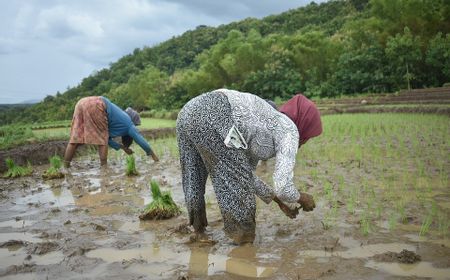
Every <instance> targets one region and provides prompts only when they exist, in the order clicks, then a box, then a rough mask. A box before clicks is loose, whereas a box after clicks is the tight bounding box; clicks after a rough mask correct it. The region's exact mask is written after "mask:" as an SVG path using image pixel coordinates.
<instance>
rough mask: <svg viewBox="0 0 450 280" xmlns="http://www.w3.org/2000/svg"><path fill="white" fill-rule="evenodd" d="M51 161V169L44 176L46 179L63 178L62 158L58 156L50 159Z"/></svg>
mask: <svg viewBox="0 0 450 280" xmlns="http://www.w3.org/2000/svg"><path fill="white" fill-rule="evenodd" d="M48 160H49V161H50V167H49V168H48V169H47V170H46V171H45V172H44V174H42V177H43V178H44V179H58V178H63V177H64V174H63V173H62V172H61V167H62V164H61V158H60V157H59V156H57V155H54V156H52V157H51V158H49V159H48Z"/></svg>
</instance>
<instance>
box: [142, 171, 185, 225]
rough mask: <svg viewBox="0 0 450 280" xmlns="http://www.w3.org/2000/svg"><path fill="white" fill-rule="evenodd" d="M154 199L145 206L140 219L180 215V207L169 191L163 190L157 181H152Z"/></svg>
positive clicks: (161, 218) (157, 218) (158, 218)
mask: <svg viewBox="0 0 450 280" xmlns="http://www.w3.org/2000/svg"><path fill="white" fill-rule="evenodd" d="M150 188H151V191H152V197H153V201H152V202H150V203H149V204H148V205H147V206H146V207H145V208H144V211H143V213H142V214H141V215H139V219H141V220H163V219H170V218H172V217H175V216H178V215H179V214H180V213H181V210H180V208H179V207H178V206H177V205H176V204H175V202H174V201H173V199H172V195H171V194H170V192H169V191H167V192H161V189H160V188H159V185H158V183H157V182H156V181H154V180H152V181H151V182H150Z"/></svg>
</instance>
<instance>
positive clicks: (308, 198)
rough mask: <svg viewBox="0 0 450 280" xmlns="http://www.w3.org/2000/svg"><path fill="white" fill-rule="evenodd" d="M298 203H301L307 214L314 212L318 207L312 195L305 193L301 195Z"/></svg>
mask: <svg viewBox="0 0 450 280" xmlns="http://www.w3.org/2000/svg"><path fill="white" fill-rule="evenodd" d="M298 203H300V207H301V208H302V209H303V211H306V212H309V211H312V210H314V208H315V207H316V203H315V202H314V199H313V197H312V195H310V194H307V193H303V192H301V193H300V198H299V199H298Z"/></svg>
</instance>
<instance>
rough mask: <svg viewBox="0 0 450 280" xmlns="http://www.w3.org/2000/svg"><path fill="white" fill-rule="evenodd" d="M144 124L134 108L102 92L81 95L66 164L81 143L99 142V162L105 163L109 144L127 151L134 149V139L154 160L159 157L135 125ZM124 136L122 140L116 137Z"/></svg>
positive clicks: (66, 153)
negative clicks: (102, 94) (96, 94)
mask: <svg viewBox="0 0 450 280" xmlns="http://www.w3.org/2000/svg"><path fill="white" fill-rule="evenodd" d="M140 124H141V118H140V117H139V114H138V113H137V112H136V111H134V110H133V109H131V108H127V109H126V110H125V111H123V110H122V109H120V108H119V107H118V106H117V105H116V104H114V103H112V102H111V101H109V99H108V98H106V97H103V96H90V97H84V98H82V99H80V100H79V101H78V103H77V105H76V106H75V111H74V113H73V118H72V126H71V129H70V140H69V144H68V145H67V148H66V152H65V155H64V165H65V167H69V166H70V162H71V161H72V158H73V155H74V154H75V151H76V149H77V147H78V146H79V145H81V144H91V145H97V146H98V152H99V156H100V164H101V165H106V164H107V158H108V146H107V145H109V146H111V147H112V148H113V149H115V150H119V149H123V150H124V151H125V152H126V153H127V154H132V153H133V151H132V150H131V149H130V148H129V147H130V145H131V144H132V143H133V140H134V141H136V143H138V145H139V146H141V148H142V149H143V150H144V151H145V152H146V153H147V155H149V156H152V158H153V160H154V161H158V160H159V159H158V157H157V156H156V155H155V153H154V152H153V151H152V149H151V148H150V145H149V144H148V143H147V141H146V140H145V139H144V137H142V135H141V134H140V133H139V131H138V130H137V128H136V126H137V125H140ZM119 136H121V137H122V144H119V143H117V142H115V141H114V140H113V138H114V137H119Z"/></svg>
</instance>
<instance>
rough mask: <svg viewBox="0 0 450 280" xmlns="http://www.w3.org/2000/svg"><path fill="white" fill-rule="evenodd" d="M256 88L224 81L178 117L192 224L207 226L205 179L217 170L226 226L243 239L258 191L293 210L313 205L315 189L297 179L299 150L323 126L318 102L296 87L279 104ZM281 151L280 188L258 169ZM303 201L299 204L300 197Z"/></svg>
mask: <svg viewBox="0 0 450 280" xmlns="http://www.w3.org/2000/svg"><path fill="white" fill-rule="evenodd" d="M280 111H281V113H280V112H279V111H277V110H276V109H274V108H273V107H272V106H271V105H270V104H269V103H268V102H266V101H265V100H263V99H261V98H259V97H257V96H256V95H253V94H249V93H242V92H238V91H233V90H227V89H219V90H215V91H212V92H209V93H204V94H202V95H200V96H197V97H195V98H194V99H192V100H190V101H189V102H188V103H187V104H186V105H185V106H184V107H183V109H182V110H181V111H180V113H179V115H178V119H177V138H178V146H179V149H180V161H181V168H182V170H181V171H182V184H183V191H184V194H185V199H186V205H187V210H188V215H189V220H190V223H191V225H193V226H194V229H195V231H196V232H197V233H203V232H204V230H205V227H206V226H207V224H208V223H207V219H206V210H205V199H204V194H205V183H206V179H207V177H208V175H210V176H211V180H212V184H213V187H214V191H215V193H216V196H217V201H218V204H219V207H220V210H221V214H222V217H223V222H224V230H225V232H226V233H227V234H228V236H230V237H231V238H233V239H234V241H235V242H237V243H242V242H253V240H254V238H255V211H256V201H255V194H256V195H257V196H258V197H260V198H261V199H262V200H263V201H264V202H266V203H270V202H271V201H272V200H273V201H275V202H276V203H277V204H278V205H279V207H280V209H281V210H282V211H283V212H284V213H285V214H286V215H287V216H289V217H290V218H294V217H296V215H297V214H298V209H299V208H298V207H296V206H299V207H301V208H303V210H304V211H311V210H313V209H314V207H315V204H314V200H313V199H312V196H310V195H309V194H306V193H299V191H298V190H297V188H296V187H295V185H294V181H293V176H294V172H293V169H294V165H295V157H296V154H297V150H298V148H299V147H300V145H302V144H304V143H306V141H308V139H310V138H312V137H315V136H318V135H319V134H321V132H322V123H321V120H320V114H319V111H318V110H317V108H316V106H315V105H314V103H312V102H311V101H310V100H308V99H307V98H306V97H304V96H303V95H300V94H299V95H296V96H295V97H294V98H292V99H291V100H289V101H288V102H287V103H286V104H285V105H283V106H282V107H281V109H280ZM272 157H276V165H275V171H274V174H273V182H274V187H275V188H274V189H272V188H271V187H269V186H268V185H266V183H264V182H263V181H261V180H260V179H259V178H258V177H257V176H256V175H255V174H254V170H255V169H256V166H257V164H258V161H259V160H267V159H269V158H272ZM299 204H300V205H299Z"/></svg>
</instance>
